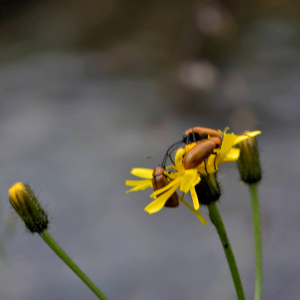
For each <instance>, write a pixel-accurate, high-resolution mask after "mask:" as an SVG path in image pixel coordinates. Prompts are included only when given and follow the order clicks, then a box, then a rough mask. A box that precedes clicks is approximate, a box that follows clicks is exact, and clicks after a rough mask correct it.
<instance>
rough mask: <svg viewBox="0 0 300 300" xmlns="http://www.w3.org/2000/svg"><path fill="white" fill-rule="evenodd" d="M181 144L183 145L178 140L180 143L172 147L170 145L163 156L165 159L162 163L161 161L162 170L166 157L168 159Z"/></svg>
mask: <svg viewBox="0 0 300 300" xmlns="http://www.w3.org/2000/svg"><path fill="white" fill-rule="evenodd" d="M182 143H183V140H180V141H178V142H176V143H175V144H173V145H171V146H170V147H169V149H168V150H167V152H166V154H165V157H164V159H163V161H162V167H163V168H165V166H166V162H167V159H168V157H170V155H171V153H172V152H173V151H174V150H175V149H176V147H177V146H178V145H180V144H182Z"/></svg>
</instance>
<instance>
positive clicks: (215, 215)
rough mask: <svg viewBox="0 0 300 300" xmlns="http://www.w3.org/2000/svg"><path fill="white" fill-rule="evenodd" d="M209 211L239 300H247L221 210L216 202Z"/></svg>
mask: <svg viewBox="0 0 300 300" xmlns="http://www.w3.org/2000/svg"><path fill="white" fill-rule="evenodd" d="M208 210H209V218H210V220H211V222H212V223H213V224H214V225H215V227H216V229H217V232H218V234H219V237H220V240H221V243H222V245H223V249H224V251H225V254H226V258H227V261H228V265H229V268H230V271H231V275H232V279H233V283H234V286H235V290H236V294H237V298H238V300H245V295H244V290H243V286H242V282H241V278H240V274H239V271H238V268H237V265H236V262H235V258H234V255H233V252H232V249H231V245H230V242H229V239H228V236H227V233H226V230H225V227H224V224H223V221H222V218H221V215H220V213H219V210H218V208H217V205H216V203H215V202H213V203H211V204H209V205H208Z"/></svg>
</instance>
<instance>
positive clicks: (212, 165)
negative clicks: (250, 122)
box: [186, 129, 261, 175]
mask: <svg viewBox="0 0 300 300" xmlns="http://www.w3.org/2000/svg"><path fill="white" fill-rule="evenodd" d="M226 131H227V129H226V130H225V131H224V136H223V140H222V144H221V147H220V148H217V149H215V150H214V153H216V155H215V154H211V155H210V156H209V157H208V158H207V161H206V163H205V164H206V168H205V164H204V161H203V162H202V163H201V164H200V165H199V166H198V171H199V172H200V174H202V175H207V173H208V174H211V173H215V172H216V171H217V170H218V167H219V165H220V164H221V163H223V162H234V161H237V160H238V158H239V156H240V149H238V148H233V146H235V145H237V144H238V143H240V142H241V141H243V140H246V139H248V138H250V137H254V136H256V135H258V134H260V133H261V132H260V131H252V132H249V133H248V134H247V135H235V134H234V133H227V132H226ZM194 146H196V144H195V143H193V144H190V145H187V146H186V151H187V152H188V151H189V150H190V149H191V148H193V147H194ZM206 171H207V172H206Z"/></svg>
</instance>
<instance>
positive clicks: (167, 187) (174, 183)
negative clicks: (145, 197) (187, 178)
mask: <svg viewBox="0 0 300 300" xmlns="http://www.w3.org/2000/svg"><path fill="white" fill-rule="evenodd" d="M181 180H182V177H181V176H180V177H177V178H176V179H174V180H172V181H171V182H170V183H169V184H168V185H167V186H165V187H163V188H161V189H158V190H156V191H155V192H153V193H152V194H151V195H150V197H151V198H155V197H156V196H157V195H159V194H161V193H163V192H165V191H167V190H169V189H170V188H172V187H173V186H177V187H176V189H178V188H179V185H180V182H181Z"/></svg>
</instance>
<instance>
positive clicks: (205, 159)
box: [203, 157, 208, 175]
mask: <svg viewBox="0 0 300 300" xmlns="http://www.w3.org/2000/svg"><path fill="white" fill-rule="evenodd" d="M206 161H207V157H205V158H204V160H203V162H204V168H205V172H206V174H207V175H208V172H207V169H206Z"/></svg>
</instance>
